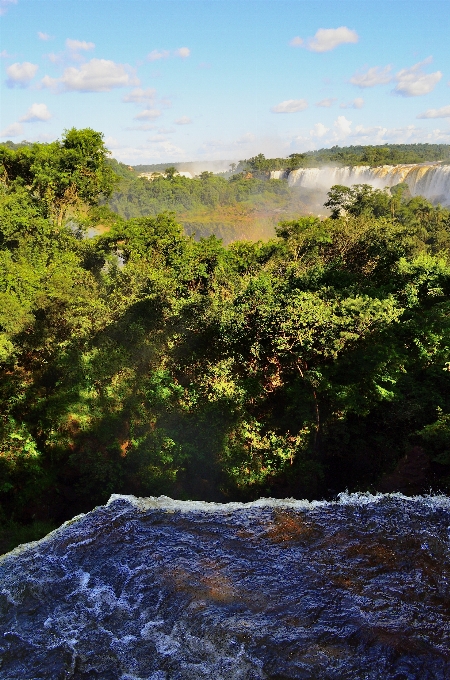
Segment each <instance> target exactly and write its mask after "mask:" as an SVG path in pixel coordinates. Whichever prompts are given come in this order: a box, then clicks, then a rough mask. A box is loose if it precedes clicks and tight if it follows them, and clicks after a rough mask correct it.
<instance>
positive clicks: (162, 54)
mask: <svg viewBox="0 0 450 680" xmlns="http://www.w3.org/2000/svg"><path fill="white" fill-rule="evenodd" d="M169 57H170V52H169V50H152V51H151V52H150V53H149V54H148V55H147V60H148V61H159V59H168V58H169Z"/></svg>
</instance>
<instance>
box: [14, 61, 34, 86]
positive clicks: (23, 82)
mask: <svg viewBox="0 0 450 680" xmlns="http://www.w3.org/2000/svg"><path fill="white" fill-rule="evenodd" d="M38 68H39V66H38V65H37V64H32V63H31V62H29V61H24V62H23V63H22V64H20V63H19V62H16V63H15V64H11V66H8V68H7V69H6V73H7V74H8V80H7V81H6V84H7V85H8V87H14V86H15V85H18V86H19V87H26V86H27V85H28V84H29V82H30V81H31V80H33V78H34V76H35V75H36V71H37V70H38Z"/></svg>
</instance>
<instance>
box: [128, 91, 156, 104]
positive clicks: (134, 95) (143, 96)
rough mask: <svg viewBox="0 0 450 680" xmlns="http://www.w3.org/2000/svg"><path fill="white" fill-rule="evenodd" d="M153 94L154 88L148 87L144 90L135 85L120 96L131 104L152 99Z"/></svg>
mask: <svg viewBox="0 0 450 680" xmlns="http://www.w3.org/2000/svg"><path fill="white" fill-rule="evenodd" d="M155 96H156V90H154V89H153V88H151V87H148V88H147V89H146V90H144V89H142V88H141V87H137V88H135V89H134V90H131V92H129V93H128V94H126V95H125V96H124V97H123V98H122V101H123V102H127V103H132V104H147V103H148V102H151V101H153V100H154V98H155Z"/></svg>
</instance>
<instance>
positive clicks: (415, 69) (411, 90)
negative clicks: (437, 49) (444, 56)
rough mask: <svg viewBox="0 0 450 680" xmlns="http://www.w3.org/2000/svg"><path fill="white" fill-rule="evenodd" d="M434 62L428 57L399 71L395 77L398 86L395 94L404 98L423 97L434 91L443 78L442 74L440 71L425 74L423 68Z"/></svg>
mask: <svg viewBox="0 0 450 680" xmlns="http://www.w3.org/2000/svg"><path fill="white" fill-rule="evenodd" d="M432 60H433V58H432V57H428V58H427V59H424V61H420V62H419V63H417V64H414V66H411V67H410V68H404V69H402V70H401V71H399V72H398V73H397V75H396V76H395V80H396V81H397V85H396V86H395V88H394V92H395V93H396V94H400V95H402V97H421V96H422V95H424V94H428V93H429V92H431V91H432V90H434V88H435V86H436V85H437V83H438V82H439V81H440V79H441V78H442V73H441V72H440V71H435V72H434V73H424V72H423V66H425V65H426V64H430V63H431V62H432Z"/></svg>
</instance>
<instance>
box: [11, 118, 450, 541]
mask: <svg viewBox="0 0 450 680" xmlns="http://www.w3.org/2000/svg"><path fill="white" fill-rule="evenodd" d="M114 167H115V166H114V164H111V163H110V162H108V153H107V150H106V148H105V146H104V143H103V139H102V135H101V134H100V133H97V132H95V131H93V130H90V129H85V130H75V129H72V130H69V131H67V132H66V133H65V135H64V136H63V138H62V139H61V140H60V141H58V142H54V143H52V144H46V145H43V144H33V145H23V146H19V147H18V148H14V149H13V148H8V146H6V145H3V146H0V176H1V184H0V365H1V372H0V541H1V545H0V549H3V550H7V549H9V548H11V547H13V545H14V544H15V543H18V542H21V541H24V540H31V539H32V538H36V537H38V536H40V535H42V534H44V533H46V532H47V531H48V530H49V528H51V527H52V526H56V525H58V524H59V523H61V522H62V521H63V520H66V519H68V518H70V517H72V516H73V515H75V514H77V513H78V512H82V511H88V510H90V509H92V508H93V507H94V506H95V505H97V504H100V503H104V502H105V501H106V500H107V499H108V497H109V495H110V494H111V493H131V494H136V495H140V496H147V495H159V494H167V495H169V496H172V497H175V498H180V499H188V498H190V499H204V500H219V501H227V500H250V499H255V498H258V497H259V496H274V497H286V496H294V497H296V498H321V497H332V496H333V495H334V494H335V493H336V492H337V491H341V490H344V489H346V488H347V489H349V490H367V489H370V490H376V489H377V488H378V485H379V482H380V479H382V478H383V475H386V474H388V473H390V472H392V471H393V470H394V469H395V467H396V465H397V463H398V461H399V460H400V459H402V458H403V457H404V455H405V454H407V453H408V451H409V450H411V448H412V447H420V449H421V450H422V451H423V452H424V455H426V457H427V460H428V461H429V468H428V471H427V476H426V480H425V482H424V484H425V485H426V489H427V490H428V489H429V488H433V489H435V490H443V491H446V492H448V491H450V357H449V346H450V302H449V293H450V213H449V211H448V210H445V209H443V208H441V207H440V206H433V205H431V204H430V203H428V202H427V201H426V200H425V199H423V198H421V197H415V198H411V196H410V195H409V194H408V191H407V187H405V186H403V185H399V186H397V187H395V188H394V189H393V190H391V191H390V192H385V191H378V190H373V189H372V188H371V187H369V186H367V185H360V186H355V187H352V188H350V189H349V188H346V187H339V186H337V187H333V188H332V190H331V191H330V192H329V196H328V201H327V203H328V208H329V210H330V211H331V217H329V218H325V219H319V218H318V217H314V216H303V217H297V218H296V219H288V220H282V221H280V222H279V224H278V225H277V227H276V237H274V238H272V239H270V240H267V241H264V242H263V241H255V242H252V241H234V242H232V243H230V244H229V245H227V246H225V245H224V244H223V243H222V242H221V240H219V239H218V238H216V237H215V236H210V237H209V238H200V239H197V240H196V239H194V238H193V237H192V236H189V235H188V234H186V232H185V231H184V230H183V228H182V226H181V225H180V224H179V222H178V221H177V219H176V216H175V214H174V213H173V212H170V211H167V210H166V211H163V212H161V213H159V214H156V215H154V214H150V215H148V216H145V217H137V218H136V217H135V218H131V219H126V217H124V216H122V215H120V214H117V213H115V212H113V211H112V210H111V208H110V207H108V200H110V197H111V195H113V192H114V190H117V186H118V182H119V181H120V180H119V178H118V176H117V174H116V173H115V172H114ZM219 179H220V178H219ZM213 180H214V182H216V180H215V179H214V178H211V177H204V178H200V179H199V181H198V185H196V186H198V187H199V189H198V191H199V192H200V193H199V195H200V196H201V198H200V199H199V200H200V201H206V198H205V197H207V196H208V195H209V194H208V192H209V191H210V190H211V191H212V188H214V187H215V189H216V190H217V192H218V194H219V195H220V191H222V190H223V191H224V192H225V191H226V189H225V187H223V185H222V181H219V182H217V184H215V183H214V182H213ZM161 181H165V182H166V183H167V184H169V183H170V182H174V183H175V182H178V181H179V180H177V179H176V177H175V178H173V180H168V179H166V180H161ZM223 181H224V182H225V181H226V180H223ZM252 181H253V180H252ZM259 181H261V182H262V180H257V179H255V180H254V182H259ZM244 182H245V180H244V179H242V178H241V179H237V180H230V181H229V182H228V185H229V186H230V188H229V191H230V192H231V194H232V195H233V196H239V195H240V194H239V192H240V191H242V192H245V191H248V192H249V193H250V194H251V191H252V188H251V187H252V186H259V185H257V184H254V183H250V184H249V185H248V186H250V189H247V188H246V186H247V185H245V184H244ZM153 184H154V183H151V184H150V186H152V185H153ZM180 186H182V184H180ZM274 186H275V185H274ZM276 186H277V187H278V186H283V185H281V184H279V185H276ZM222 187H223V188H222ZM169 188H170V187H169ZM196 191H197V189H196ZM270 191H272V189H271V188H270ZM273 191H274V193H275V194H276V195H278V194H277V192H278V191H280V192H282V191H284V189H278V188H276V189H275V188H274V189H273ZM201 192H205V193H204V194H202V193H201ZM233 192H235V193H233ZM263 193H264V192H263ZM247 195H248V194H247ZM208 200H209V199H208ZM211 200H213V199H211ZM206 204H207V203H206ZM173 207H175V206H173ZM99 225H101V228H102V229H101V233H99ZM92 233H96V235H95V236H94V237H92V238H87V237H86V236H87V235H88V234H92Z"/></svg>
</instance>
